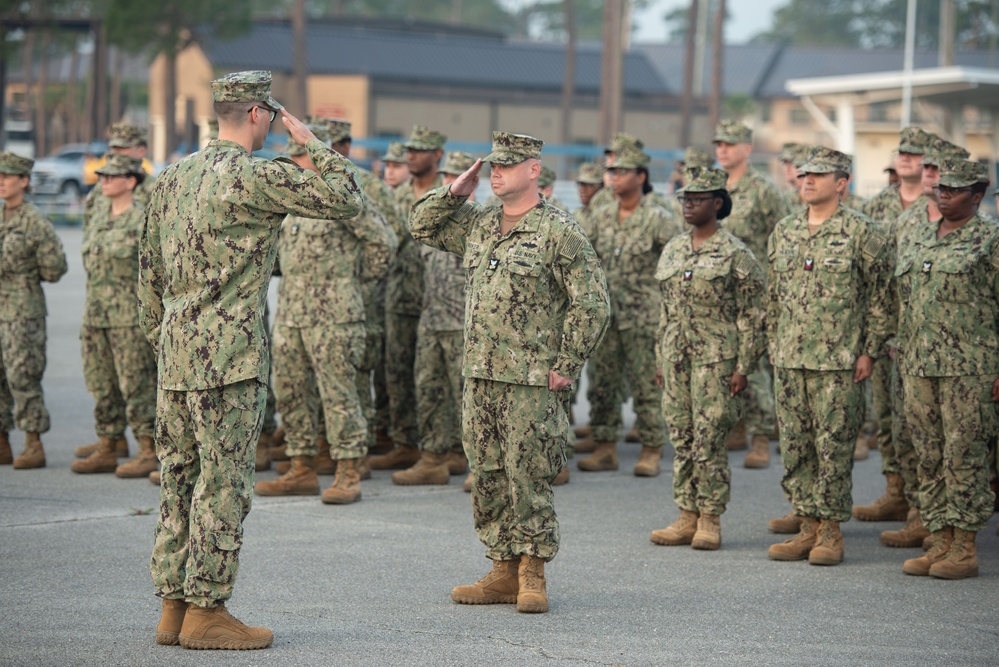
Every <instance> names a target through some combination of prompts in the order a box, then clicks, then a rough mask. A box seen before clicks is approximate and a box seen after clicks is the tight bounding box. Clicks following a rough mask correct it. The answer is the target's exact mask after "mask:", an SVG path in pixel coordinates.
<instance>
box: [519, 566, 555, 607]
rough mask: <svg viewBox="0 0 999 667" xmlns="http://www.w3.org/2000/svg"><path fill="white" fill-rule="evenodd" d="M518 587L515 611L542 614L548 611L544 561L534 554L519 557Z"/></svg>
mask: <svg viewBox="0 0 999 667" xmlns="http://www.w3.org/2000/svg"><path fill="white" fill-rule="evenodd" d="M519 574H520V588H519V590H518V591H517V611H519V612H521V613H524V614H543V613H545V612H546V611H548V592H547V590H546V588H547V587H546V584H545V562H544V561H543V560H541V559H540V558H535V557H534V556H528V555H526V554H525V555H523V556H521V557H520V572H519Z"/></svg>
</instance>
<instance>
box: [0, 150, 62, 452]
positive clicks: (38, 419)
mask: <svg viewBox="0 0 999 667" xmlns="http://www.w3.org/2000/svg"><path fill="white" fill-rule="evenodd" d="M34 164H35V161H34V160H30V159H28V158H24V157H21V156H20V155H14V154H13V153H0V199H3V200H4V201H3V202H2V203H0V213H2V216H0V464H4V465H6V464H10V463H11V462H13V464H14V467H15V468H17V469H21V470H25V469H30V468H42V467H44V466H45V450H44V449H43V448H42V441H41V438H40V437H39V434H41V433H45V432H46V431H48V430H49V426H50V421H49V412H48V410H47V409H46V408H45V400H44V398H43V393H42V375H43V374H44V373H45V340H46V339H45V316H46V315H47V314H48V311H47V310H46V309H45V293H44V292H43V291H42V281H45V282H50V283H54V282H56V281H57V280H59V278H61V277H62V276H63V274H65V273H66V255H65V253H63V250H62V243H61V242H60V241H59V237H58V236H56V233H55V230H54V229H53V228H52V223H51V222H49V221H48V219H47V218H46V217H45V216H44V215H42V213H41V211H39V210H38V209H37V208H36V207H35V206H34V204H31V203H29V202H27V201H25V198H24V196H25V194H26V193H27V192H28V191H29V188H30V184H31V167H32V166H34ZM15 423H16V424H17V427H18V428H19V429H21V430H22V431H24V432H25V439H24V451H23V452H22V453H21V455H20V456H18V457H17V458H14V457H13V454H12V452H11V449H10V440H9V437H8V435H7V434H8V433H9V432H10V431H11V430H13V428H14V425H15Z"/></svg>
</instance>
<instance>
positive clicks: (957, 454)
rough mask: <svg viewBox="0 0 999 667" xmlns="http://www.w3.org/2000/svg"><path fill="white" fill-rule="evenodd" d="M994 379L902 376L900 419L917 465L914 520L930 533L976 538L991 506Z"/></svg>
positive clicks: (996, 424)
mask: <svg viewBox="0 0 999 667" xmlns="http://www.w3.org/2000/svg"><path fill="white" fill-rule="evenodd" d="M995 379H996V378H995V376H984V375H971V376H957V377H916V376H913V375H905V376H903V378H902V381H903V383H904V384H905V390H904V391H905V399H906V405H905V416H906V420H907V421H908V423H909V429H910V430H911V432H912V443H913V445H914V446H915V448H916V455H917V457H918V461H919V502H920V506H919V514H920V516H921V517H922V519H923V523H924V524H925V525H926V527H927V529H929V530H930V531H937V530H943V528H944V527H946V526H954V527H955V528H960V529H961V530H969V531H973V532H978V531H980V530H983V529H984V528H985V525H986V523H988V520H989V518H991V516H992V509H993V505H994V503H995V494H994V493H993V492H992V489H990V488H989V478H988V447H989V441H990V440H991V439H992V438H994V437H995V435H996V433H997V430H999V417H997V414H996V404H995V403H994V402H993V401H992V383H993V382H994V381H995Z"/></svg>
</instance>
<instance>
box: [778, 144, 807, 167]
mask: <svg viewBox="0 0 999 667" xmlns="http://www.w3.org/2000/svg"><path fill="white" fill-rule="evenodd" d="M801 148H802V144H799V143H797V142H795V141H788V142H785V143H784V144H783V145H782V146H781V147H780V157H779V159H780V161H781V162H790V163H791V164H794V158H795V157H797V156H798V154H799V153H800V152H801Z"/></svg>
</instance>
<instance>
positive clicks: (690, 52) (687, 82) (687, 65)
mask: <svg viewBox="0 0 999 667" xmlns="http://www.w3.org/2000/svg"><path fill="white" fill-rule="evenodd" d="M699 4H700V0H690V10H689V11H688V12H687V39H686V43H685V55H684V57H683V97H682V98H681V100H680V148H686V147H687V146H689V145H690V120H691V118H690V116H691V106H692V104H693V101H694V100H693V97H694V58H695V57H696V54H695V53H694V49H695V43H694V32H695V31H696V26H697V8H698V5H699Z"/></svg>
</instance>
